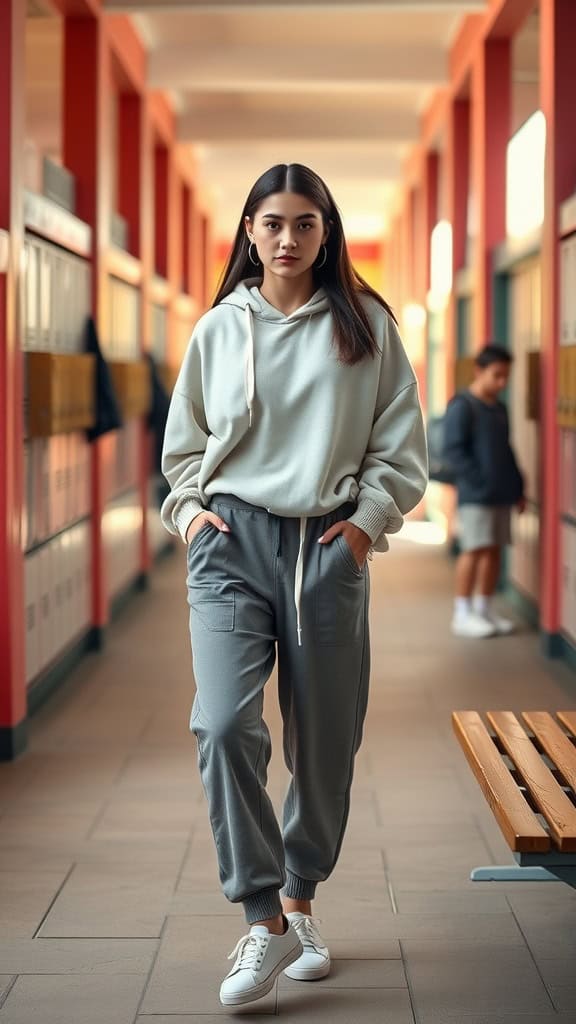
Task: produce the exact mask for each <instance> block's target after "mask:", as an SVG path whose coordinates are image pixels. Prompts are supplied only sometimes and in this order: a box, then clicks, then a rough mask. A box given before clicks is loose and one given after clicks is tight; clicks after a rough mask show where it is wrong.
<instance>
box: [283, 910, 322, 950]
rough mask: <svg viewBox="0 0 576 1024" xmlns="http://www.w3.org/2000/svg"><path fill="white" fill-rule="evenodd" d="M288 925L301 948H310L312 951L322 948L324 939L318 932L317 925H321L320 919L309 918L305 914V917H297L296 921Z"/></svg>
mask: <svg viewBox="0 0 576 1024" xmlns="http://www.w3.org/2000/svg"><path fill="white" fill-rule="evenodd" d="M290 923H291V925H292V927H293V928H294V929H295V931H296V933H297V935H298V938H299V939H300V942H301V943H302V945H303V946H312V947H313V948H314V949H323V948H324V945H325V943H324V939H323V938H322V936H321V935H320V932H319V931H318V925H319V924H321V921H320V918H318V917H316V918H314V917H310V916H309V915H308V914H307V915H306V916H305V917H298V918H296V920H292V921H291V922H290Z"/></svg>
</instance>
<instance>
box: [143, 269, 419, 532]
mask: <svg viewBox="0 0 576 1024" xmlns="http://www.w3.org/2000/svg"><path fill="white" fill-rule="evenodd" d="M362 302H363V304H364V307H365V309H366V312H367V314H368V316H369V319H370V321H371V323H372V325H373V328H374V333H375V336H376V339H377V341H378V345H379V347H380V349H381V354H380V355H377V356H376V357H375V358H373V359H372V358H366V359H364V360H362V361H361V362H360V363H357V364H356V365H355V366H346V365H344V364H343V363H341V362H339V361H338V353H337V349H336V347H335V345H334V344H333V341H332V339H333V320H332V315H331V313H330V309H329V305H328V299H327V297H326V294H325V293H324V291H323V290H322V289H319V290H318V291H317V292H316V293H315V294H314V295H313V296H312V298H311V299H310V300H309V302H307V303H306V304H305V305H304V306H302V307H301V308H300V309H297V310H295V312H293V313H290V314H289V315H288V316H286V315H285V314H284V313H282V312H280V311H279V310H278V309H276V308H275V307H274V306H272V305H270V303H269V302H267V301H266V299H264V298H263V297H262V295H261V294H260V291H259V288H258V286H257V283H256V282H255V281H251V280H248V281H243V282H241V284H240V285H239V286H238V287H237V288H236V290H235V291H234V292H233V293H232V294H231V295H229V296H227V297H226V298H225V299H223V300H222V301H221V302H220V303H219V304H218V305H217V306H216V307H215V308H213V309H211V310H209V311H208V312H207V313H206V314H205V315H204V316H203V317H201V318H200V320H199V321H198V323H197V325H196V327H195V329H194V333H193V335H192V338H191V341H190V344H189V346H188V350H187V352H186V355H185V357H184V360H183V363H182V367H181V369H180V373H179V375H178V379H177V381H176V386H175V388H174V393H173V395H172V401H171V404H170V411H169V415H168V422H167V426H166V434H165V440H164V451H163V459H162V470H163V473H164V475H165V476H166V478H167V480H168V482H169V484H170V487H171V493H170V494H169V495H168V497H167V498H166V500H165V502H164V504H163V506H162V521H163V523H164V525H165V527H166V528H167V530H169V531H170V532H171V533H180V535H181V536H182V538H183V539H185V538H186V531H187V529H188V527H189V525H190V523H191V522H192V520H193V519H194V518H195V516H196V515H198V514H199V513H200V512H201V511H202V510H203V508H204V507H206V506H207V505H208V502H209V499H210V497H211V495H213V494H222V493H228V494H235V495H237V496H238V497H240V498H242V499H243V500H244V501H248V502H250V503H251V504H254V505H259V506H261V507H265V508H267V509H268V510H269V511H270V512H272V513H274V514H275V515H280V516H294V517H299V518H301V519H302V518H304V517H306V518H308V517H310V516H319V515H324V514H326V513H327V512H331V511H333V510H334V509H336V508H338V507H339V506H340V505H342V504H343V503H344V502H348V501H354V502H356V503H357V507H356V510H355V512H354V513H353V515H352V516H351V517H350V522H352V523H355V524H356V526H359V527H360V528H361V529H362V530H364V531H365V532H366V533H367V534H368V535H369V536H370V538H371V540H372V542H373V546H374V547H375V548H376V550H380V551H385V550H387V548H388V542H387V539H386V534H387V533H395V532H396V531H397V530H399V529H400V528H401V526H402V522H403V515H404V514H405V513H406V512H408V511H409V510H410V509H412V508H414V506H415V505H416V504H417V503H418V501H419V500H420V498H421V497H422V495H423V493H424V490H425V487H426V481H427V453H426V441H425V432H424V426H423V421H422V414H421V410H420V404H419V400H418V388H417V384H416V378H415V376H414V371H413V369H412V367H411V365H410V363H409V361H408V358H407V356H406V353H405V351H404V348H403V346H402V342H401V340H400V337H399V334H398V331H397V329H396V325H395V323H394V321H393V320H392V318H391V317H390V316H389V315H388V314H387V313H386V311H385V310H384V309H383V308H382V306H380V305H379V304H378V303H377V302H376V301H375V300H374V299H372V298H371V297H370V296H363V297H362Z"/></svg>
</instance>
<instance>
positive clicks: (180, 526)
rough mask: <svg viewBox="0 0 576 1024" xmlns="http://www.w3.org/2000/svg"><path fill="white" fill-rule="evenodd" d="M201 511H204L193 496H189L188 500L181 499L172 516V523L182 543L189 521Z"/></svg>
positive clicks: (184, 539)
mask: <svg viewBox="0 0 576 1024" xmlns="http://www.w3.org/2000/svg"><path fill="white" fill-rule="evenodd" d="M201 512H204V509H203V508H202V505H201V504H200V502H199V501H196V499H195V498H190V499H189V500H188V501H183V502H182V504H181V505H180V508H179V509H178V511H177V513H176V515H175V516H174V525H175V527H176V529H177V530H178V533H179V534H180V536H181V537H182V540H183V541H184V543H186V534H187V533H188V527H189V526H190V523H191V522H193V520H194V519H196V516H199V515H200V513H201Z"/></svg>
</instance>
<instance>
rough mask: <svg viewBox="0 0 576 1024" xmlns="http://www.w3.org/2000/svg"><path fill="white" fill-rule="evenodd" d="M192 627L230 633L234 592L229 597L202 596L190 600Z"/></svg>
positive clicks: (232, 620) (232, 626)
mask: <svg viewBox="0 0 576 1024" xmlns="http://www.w3.org/2000/svg"><path fill="white" fill-rule="evenodd" d="M190 614H191V621H192V628H194V626H195V627H196V628H198V629H201V630H208V631H209V632H210V633H230V632H231V631H232V630H233V629H234V618H235V605H234V594H230V596H229V597H203V598H199V599H196V600H194V601H193V602H192V606H191V613H190Z"/></svg>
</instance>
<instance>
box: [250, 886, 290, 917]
mask: <svg viewBox="0 0 576 1024" xmlns="http://www.w3.org/2000/svg"><path fill="white" fill-rule="evenodd" d="M242 903H243V905H244V913H245V914H246V920H247V922H248V924H254V922H255V921H267V920H268V918H270V917H278V914H281V913H282V901H281V899H280V891H279V890H278V889H261V890H260V892H255V893H253V894H252V896H248V897H247V899H245V900H242Z"/></svg>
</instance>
